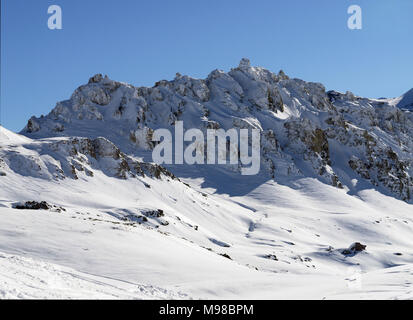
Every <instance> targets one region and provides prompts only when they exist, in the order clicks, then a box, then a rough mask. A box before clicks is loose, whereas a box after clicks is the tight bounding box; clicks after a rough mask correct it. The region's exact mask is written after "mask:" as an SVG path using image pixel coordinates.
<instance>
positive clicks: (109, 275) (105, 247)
mask: <svg viewBox="0 0 413 320" xmlns="http://www.w3.org/2000/svg"><path fill="white" fill-rule="evenodd" d="M6 107H7V106H6ZM412 112H413V89H412V90H411V91H409V92H407V93H406V94H404V95H403V96H401V97H398V98H389V99H383V98H382V99H368V98H362V97H358V96H356V95H354V94H353V93H351V92H346V93H340V92H336V91H328V92H327V91H326V90H325V88H324V86H323V85H321V84H319V83H311V82H305V81H303V80H299V79H290V78H289V77H288V76H287V75H285V74H284V72H282V71H280V72H279V73H277V74H275V73H272V72H270V71H268V70H266V69H264V68H260V67H252V66H251V65H250V62H249V60H248V59H242V61H241V63H240V64H239V66H238V67H236V68H233V69H231V70H230V71H229V72H224V71H221V70H214V71H212V72H211V73H210V74H209V75H208V77H207V78H206V79H193V78H191V77H188V76H182V75H180V74H177V75H176V77H175V79H173V80H171V81H167V80H162V81H159V82H157V83H156V84H155V85H154V86H153V87H151V88H148V87H135V86H133V85H130V84H126V83H122V82H117V81H113V80H111V79H109V78H108V77H107V76H102V75H100V74H98V75H95V76H93V77H92V78H90V79H89V82H88V83H87V84H85V85H82V86H80V87H79V88H77V89H76V90H75V92H74V93H73V95H72V96H71V97H70V99H69V100H65V101H61V102H58V103H57V104H56V107H55V108H54V109H53V110H52V111H51V112H50V113H49V114H48V115H45V116H41V117H32V118H31V119H29V121H28V123H27V125H26V127H25V128H24V129H23V130H22V131H21V132H20V133H14V132H11V131H9V130H7V129H6V128H3V127H1V126H0V299H9V298H18V299H24V298H34V299H44V298H46V299H47V298H49V299H55V298H58V299H65V298H73V299H77V298H86V299H90V298H97V299H410V298H413V178H412V176H413V113H412ZM176 121H183V123H184V127H185V129H190V128H198V129H201V130H203V131H206V130H207V129H224V130H228V129H231V128H235V129H237V130H239V129H258V130H260V132H261V147H260V154H261V164H260V168H261V169H260V172H259V174H257V175H253V176H244V175H241V174H240V171H241V165H240V164H239V165H236V164H232V165H198V164H195V165H188V164H184V165H179V164H174V165H164V166H160V165H157V164H155V163H153V162H152V157H151V152H152V150H153V148H154V147H155V143H154V142H153V141H152V136H153V133H154V131H155V130H156V129H160V128H166V129H170V130H171V132H173V127H174V124H175V122H176Z"/></svg>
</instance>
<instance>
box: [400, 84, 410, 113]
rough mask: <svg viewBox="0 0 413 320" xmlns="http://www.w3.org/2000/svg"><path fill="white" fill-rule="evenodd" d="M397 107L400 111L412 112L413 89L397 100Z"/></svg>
mask: <svg viewBox="0 0 413 320" xmlns="http://www.w3.org/2000/svg"><path fill="white" fill-rule="evenodd" d="M397 107H398V108H400V109H407V110H413V89H411V90H409V91H408V92H406V93H405V94H404V95H403V96H401V97H400V98H399V101H398V103H397Z"/></svg>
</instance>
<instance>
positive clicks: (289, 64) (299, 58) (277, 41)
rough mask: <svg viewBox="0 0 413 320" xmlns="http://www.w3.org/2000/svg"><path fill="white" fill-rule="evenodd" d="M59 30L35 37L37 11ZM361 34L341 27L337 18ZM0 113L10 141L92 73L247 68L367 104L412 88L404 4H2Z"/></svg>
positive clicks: (166, 74) (192, 0) (239, 0)
mask: <svg viewBox="0 0 413 320" xmlns="http://www.w3.org/2000/svg"><path fill="white" fill-rule="evenodd" d="M52 4H57V5H60V6H61V7H62V10H63V30H53V31H52V30H49V29H48V28H47V19H48V14H47V8H48V6H49V5H52ZM351 4H358V5H360V6H361V8H362V9H363V29H362V30H357V31H355V30H349V29H348V28H347V19H348V17H349V15H348V14H347V8H348V6H349V5H351ZM1 10H2V13H1V28H2V30H1V110H0V112H1V114H0V122H1V123H2V125H4V126H5V127H7V128H9V129H12V130H15V131H19V130H21V129H22V128H23V127H24V125H25V124H26V122H27V120H28V119H29V117H30V116H32V115H36V116H39V115H41V114H47V113H49V112H50V110H51V109H52V108H53V107H54V106H55V104H56V102H57V101H60V100H64V99H68V98H69V97H70V95H71V93H72V92H73V91H74V89H76V88H77V87H78V86H79V85H81V84H84V83H86V82H87V81H88V79H89V77H90V76H92V75H93V74H95V73H103V74H108V75H109V77H111V78H112V79H115V80H119V81H124V82H129V83H132V84H134V85H137V86H140V85H145V86H152V85H153V84H154V83H155V82H156V81H158V80H160V79H173V77H174V76H175V73H176V72H180V73H181V74H187V75H190V76H192V77H198V78H204V77H206V76H207V75H208V73H209V72H210V71H212V70H213V69H216V68H219V69H223V70H229V69H230V68H231V67H234V66H237V65H238V62H239V60H240V59H241V58H242V57H248V58H250V59H251V62H252V64H253V65H258V66H263V67H266V68H268V69H270V70H272V71H275V72H278V70H280V69H283V70H284V71H285V72H286V73H287V74H288V75H290V76H292V77H297V78H302V79H304V80H307V81H317V82H322V83H323V84H324V85H325V86H326V87H327V89H335V90H339V91H346V90H350V91H353V92H354V93H356V94H358V95H362V96H368V97H382V96H384V97H393V96H399V95H401V94H402V93H404V92H405V91H407V90H408V89H410V88H412V87H413V80H412V76H413V41H412V35H413V1H412V0H311V1H309V0H288V1H287V0H255V1H244V0H208V1H200V0H158V1H149V0H147V1H141V0H116V1H115V0H52V1H46V0H2V1H1Z"/></svg>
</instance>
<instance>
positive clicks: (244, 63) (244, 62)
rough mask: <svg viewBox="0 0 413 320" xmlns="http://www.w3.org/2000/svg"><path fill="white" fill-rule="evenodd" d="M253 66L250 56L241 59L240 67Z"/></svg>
mask: <svg viewBox="0 0 413 320" xmlns="http://www.w3.org/2000/svg"><path fill="white" fill-rule="evenodd" d="M250 67H251V62H250V59H248V58H242V59H241V61H240V62H239V66H238V68H240V69H247V68H250Z"/></svg>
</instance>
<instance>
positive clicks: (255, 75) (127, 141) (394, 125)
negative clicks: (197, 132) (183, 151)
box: [22, 59, 413, 202]
mask: <svg viewBox="0 0 413 320" xmlns="http://www.w3.org/2000/svg"><path fill="white" fill-rule="evenodd" d="M409 96H410V95H409V94H407V95H405V99H407V100H406V101H408V100H409ZM402 101H404V99H402ZM403 105H404V102H403ZM177 120H182V121H183V122H184V127H185V129H189V128H201V129H202V130H206V129H208V128H214V129H218V128H222V129H225V130H228V129H230V128H236V129H240V128H254V129H259V130H260V131H261V172H260V175H261V176H263V177H266V178H268V179H271V178H274V179H275V180H276V181H278V182H281V183H287V184H288V183H294V182H293V181H294V180H296V179H299V178H302V177H315V178H317V179H319V180H320V181H322V182H324V183H327V184H330V185H333V186H336V187H338V188H345V189H348V190H350V191H351V192H358V191H360V190H363V189H365V188H366V187H370V188H378V189H379V190H380V191H381V192H383V193H385V194H391V195H393V196H396V197H397V198H400V199H402V200H404V201H407V202H409V201H411V200H412V188H413V180H412V178H411V176H412V174H413V172H412V158H413V115H412V114H411V113H409V112H407V111H403V110H401V109H400V108H398V107H396V106H394V104H392V103H391V101H390V100H374V99H365V98H360V97H356V96H354V95H353V94H352V93H350V92H347V93H346V94H341V93H338V92H333V91H332V92H326V91H325V88H324V86H323V85H321V84H319V83H310V82H305V81H303V80H299V79H289V78H288V77H287V76H286V75H285V74H284V72H282V71H280V72H279V73H278V74H274V73H272V72H270V71H268V70H266V69H264V68H260V67H253V66H251V64H250V62H249V60H248V59H243V60H242V61H241V62H240V65H239V66H238V67H237V68H234V69H232V70H230V71H229V72H224V71H221V70H214V71H213V72H211V74H210V75H209V76H208V77H207V78H206V79H193V78H190V77H188V76H182V75H180V74H177V75H176V77H175V79H174V80H172V81H166V80H162V81H159V82H157V83H156V84H155V86H154V87H152V88H146V87H139V88H138V87H134V86H132V85H129V84H125V83H121V82H116V81H113V80H110V79H109V78H108V77H107V76H105V77H103V76H102V75H95V76H94V77H92V78H91V79H90V80H89V83H88V84H86V85H83V86H80V87H79V88H78V89H76V90H75V92H74V93H73V95H72V96H71V98H70V99H69V100H66V101H62V102H59V103H57V105H56V107H55V108H54V109H53V110H52V111H51V113H50V114H48V115H47V116H45V117H40V118H35V117H33V118H31V119H30V120H29V121H28V124H27V126H26V127H25V128H24V130H23V131H22V133H23V134H24V135H26V136H28V137H31V138H45V137H52V136H82V137H88V138H93V139H94V138H97V137H105V138H106V139H109V140H110V141H112V142H113V143H115V145H117V146H118V147H119V148H120V149H121V150H122V151H123V152H125V153H127V154H133V155H136V156H140V157H144V158H145V157H146V160H151V159H150V157H149V152H145V151H150V150H151V149H152V148H153V147H154V143H153V142H152V134H153V131H154V130H155V129H158V128H167V129H171V131H172V132H173V130H172V127H173V125H174V123H175V122H176V121H177ZM170 169H171V170H172V171H173V172H175V173H180V171H182V170H184V171H188V168H176V167H175V168H172V167H171V168H170ZM226 169H227V170H224V171H222V170H221V168H216V167H209V168H208V170H202V169H200V168H197V167H196V169H195V167H194V168H193V169H192V172H191V173H188V174H189V175H190V176H194V175H197V176H198V177H204V178H206V179H207V180H208V181H210V183H211V184H212V185H213V187H215V189H217V190H218V189H219V186H220V185H221V183H220V182H214V181H213V180H214V179H213V178H211V177H212V176H214V175H215V176H216V175H218V172H220V174H224V175H227V178H228V179H230V177H231V176H232V175H231V172H232V171H234V170H235V171H239V169H240V166H235V167H234V166H227V168H226ZM202 171H203V173H200V172H202ZM222 172H223V173H222ZM263 179H264V180H265V178H263ZM355 180H356V181H359V182H358V183H354V181H355ZM352 181H353V182H352ZM224 192H225V191H224Z"/></svg>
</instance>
